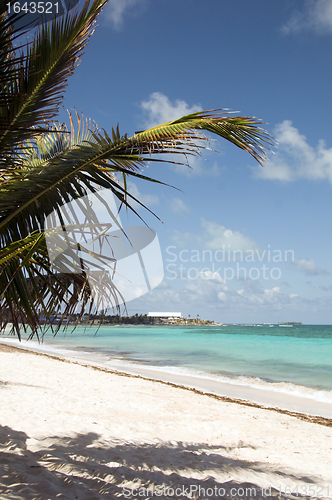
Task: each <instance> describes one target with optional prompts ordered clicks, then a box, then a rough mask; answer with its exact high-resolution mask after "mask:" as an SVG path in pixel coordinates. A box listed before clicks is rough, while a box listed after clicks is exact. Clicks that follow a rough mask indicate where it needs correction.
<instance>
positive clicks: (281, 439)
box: [0, 344, 332, 500]
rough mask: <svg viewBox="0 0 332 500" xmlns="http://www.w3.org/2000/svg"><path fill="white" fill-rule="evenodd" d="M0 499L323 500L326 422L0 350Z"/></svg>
mask: <svg viewBox="0 0 332 500" xmlns="http://www.w3.org/2000/svg"><path fill="white" fill-rule="evenodd" d="M0 391H1V399H0V449H1V459H0V498H1V499H15V500H16V499H24V500H30V499H31V500H39V499H40V500H46V499H53V498H54V499H79V500H85V499H86V500H94V499H101V498H110V499H112V498H136V497H137V498H179V499H181V498H184V499H186V498H202V499H205V498H206V499H207V498H234V499H235V498H236V499H237V498H265V497H269V496H276V497H279V498H299V496H304V497H305V498H315V497H316V498H317V497H320V498H328V497H329V498H331V497H332V467H331V464H332V420H329V419H324V418H320V419H319V418H318V417H317V418H314V417H310V416H306V415H304V414H300V413H299V414H290V413H291V412H289V414H287V412H282V411H276V410H273V409H262V408H259V407H257V406H255V405H252V406H250V403H248V404H240V403H239V402H236V401H230V400H223V398H222V397H218V396H214V395H207V394H203V393H200V392H199V391H193V390H190V389H186V388H183V387H182V388H181V387H177V386H175V385H172V384H167V383H163V382H158V381H152V380H146V379H144V378H142V377H139V376H130V375H128V374H121V373H115V372H111V371H107V370H106V369H103V368H100V367H93V366H84V364H83V363H78V362H74V361H70V360H61V359H56V358H55V357H51V356H47V355H45V354H36V353H33V352H28V351H23V350H21V349H17V348H14V347H12V346H6V345H4V344H1V345H0Z"/></svg>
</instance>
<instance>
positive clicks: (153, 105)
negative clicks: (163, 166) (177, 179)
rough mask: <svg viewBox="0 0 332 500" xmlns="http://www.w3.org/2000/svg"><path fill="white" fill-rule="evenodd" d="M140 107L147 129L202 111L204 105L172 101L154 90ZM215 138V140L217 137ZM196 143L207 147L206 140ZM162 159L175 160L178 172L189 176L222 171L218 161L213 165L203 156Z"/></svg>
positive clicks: (177, 156)
mask: <svg viewBox="0 0 332 500" xmlns="http://www.w3.org/2000/svg"><path fill="white" fill-rule="evenodd" d="M140 107H141V109H142V111H143V118H142V126H143V127H144V128H145V129H149V128H152V127H155V126H157V125H161V124H162V123H167V122H170V121H172V120H176V119H177V118H181V117H182V116H186V115H189V114H191V113H196V112H199V111H202V107H201V106H200V105H199V104H193V105H192V106H190V105H189V104H188V103H187V102H186V101H183V100H181V99H176V100H175V101H171V100H170V99H169V98H168V97H167V96H166V95H165V94H162V93H161V92H153V93H152V94H151V95H150V97H149V99H148V100H147V101H142V102H141V104H140ZM210 140H211V139H210ZM213 140H214V141H215V139H213ZM195 143H196V145H197V146H198V147H199V146H201V147H203V148H204V147H207V143H206V141H205V140H204V141H200V140H195ZM213 149H215V148H213ZM162 159H167V160H168V161H170V162H171V161H173V162H174V163H169V164H170V165H171V167H172V168H173V169H174V170H175V171H176V172H177V173H180V174H184V175H186V176H188V177H191V176H193V175H204V176H206V175H208V176H212V177H215V176H218V175H219V174H220V172H221V169H220V167H219V166H218V165H217V163H216V162H213V164H212V166H211V164H209V162H208V161H207V160H206V159H205V158H203V156H193V155H187V156H185V155H172V157H170V156H167V157H165V158H164V157H162Z"/></svg>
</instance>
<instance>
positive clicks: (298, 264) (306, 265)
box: [294, 259, 330, 276]
mask: <svg viewBox="0 0 332 500" xmlns="http://www.w3.org/2000/svg"><path fill="white" fill-rule="evenodd" d="M294 267H295V268H296V269H298V270H299V271H303V272H304V274H306V275H307V276H317V275H318V274H322V275H327V274H330V273H329V272H328V271H326V270H325V269H321V268H319V267H317V266H316V264H315V262H314V261H313V260H306V259H295V260H294Z"/></svg>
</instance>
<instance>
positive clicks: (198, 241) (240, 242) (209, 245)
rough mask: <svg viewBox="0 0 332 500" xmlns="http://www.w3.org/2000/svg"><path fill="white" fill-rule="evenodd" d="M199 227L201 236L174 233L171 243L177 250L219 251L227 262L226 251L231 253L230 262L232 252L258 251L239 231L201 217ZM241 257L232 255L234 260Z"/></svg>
mask: <svg viewBox="0 0 332 500" xmlns="http://www.w3.org/2000/svg"><path fill="white" fill-rule="evenodd" d="M200 225H201V227H202V229H203V233H202V234H193V233H180V232H178V231H176V232H175V233H174V237H173V241H174V242H175V243H176V244H177V245H178V247H179V248H184V247H187V248H195V247H196V248H203V249H210V250H221V251H224V252H225V255H226V260H227V258H228V257H227V252H228V250H229V251H230V252H231V253H230V256H231V260H233V252H236V251H241V252H243V253H244V252H246V251H247V250H252V251H253V252H256V251H258V250H259V247H258V245H257V244H256V243H255V242H254V241H253V240H252V239H251V238H248V237H247V236H245V235H244V234H242V233H241V232H240V231H236V230H233V229H227V228H226V227H225V226H223V225H221V224H218V223H217V222H214V221H207V220H205V219H204V218H203V217H201V219H200ZM240 257H241V255H237V254H234V258H235V259H236V258H240Z"/></svg>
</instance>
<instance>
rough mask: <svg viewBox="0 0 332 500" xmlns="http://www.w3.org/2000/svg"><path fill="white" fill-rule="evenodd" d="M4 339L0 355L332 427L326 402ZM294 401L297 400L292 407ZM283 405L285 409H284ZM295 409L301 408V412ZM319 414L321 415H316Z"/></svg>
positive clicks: (330, 409)
mask: <svg viewBox="0 0 332 500" xmlns="http://www.w3.org/2000/svg"><path fill="white" fill-rule="evenodd" d="M6 340H8V339H6ZM6 340H3V339H0V352H1V351H3V346H6V347H8V348H9V349H13V350H14V351H15V350H19V351H23V352H26V353H32V354H35V355H39V356H46V357H49V358H52V359H55V360H58V361H61V362H66V363H72V364H78V365H81V366H84V367H89V368H93V369H95V370H99V371H102V372H106V373H112V374H115V375H118V376H121V377H128V378H138V379H141V380H146V381H149V382H155V383H159V384H164V385H168V386H171V387H175V388H178V389H182V390H187V391H192V392H194V393H196V394H201V395H204V396H208V397H212V398H214V399H217V400H220V401H224V402H228V403H236V404H240V405H243V406H248V407H252V408H258V409H264V410H268V411H275V412H277V413H281V414H285V415H291V416H294V417H296V418H299V419H301V420H303V421H307V422H313V423H317V424H320V425H325V426H326V427H332V405H330V404H328V403H322V402H317V401H315V402H314V403H315V405H317V406H316V407H315V410H312V409H311V406H310V403H308V400H307V398H301V397H297V396H295V397H294V396H291V395H288V394H284V393H282V394H280V393H272V391H266V390H263V389H256V390H255V389H252V388H250V387H247V386H241V385H237V384H234V385H232V384H227V383H224V384H222V383H220V382H219V383H218V382H215V383H213V381H211V380H209V379H201V378H199V377H193V376H186V375H177V374H172V373H170V372H163V371H162V370H160V371H157V370H155V369H154V367H148V366H146V365H143V364H142V365H138V364H135V363H126V362H121V360H119V359H116V360H113V363H112V361H110V362H109V363H107V364H105V363H103V362H98V361H97V360H96V358H95V359H88V357H87V356H84V354H88V353H87V352H83V353H79V352H77V354H76V351H74V352H75V354H76V355H75V356H70V355H69V354H68V355H64V354H62V353H61V354H59V353H57V352H56V351H57V349H56V348H55V349H51V348H50V346H48V347H46V348H44V350H42V349H43V346H41V348H40V350H37V349H36V346H34V347H28V346H25V347H21V346H17V345H13V343H14V342H8V343H6ZM15 340H16V339H13V341H15ZM59 350H61V349H59ZM52 351H54V352H52ZM70 352H73V351H70ZM211 389H212V390H211ZM271 393H272V396H273V397H272V399H273V400H274V403H275V399H278V396H279V404H280V405H281V406H278V405H277V404H272V403H271V401H270V400H269V396H270V398H271ZM245 396H247V397H245ZM294 399H295V401H296V402H295V404H294ZM308 399H309V398H308ZM310 401H311V403H312V402H313V400H310ZM286 405H287V406H288V407H286ZM298 408H302V409H303V408H304V409H303V410H302V411H301V410H299V409H298ZM305 409H307V411H305ZM319 411H320V412H321V413H322V414H318V412H319Z"/></svg>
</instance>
